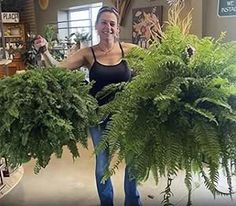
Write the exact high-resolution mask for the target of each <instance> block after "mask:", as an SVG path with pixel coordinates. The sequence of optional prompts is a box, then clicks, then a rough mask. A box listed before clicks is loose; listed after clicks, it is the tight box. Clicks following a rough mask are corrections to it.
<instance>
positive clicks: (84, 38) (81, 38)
mask: <svg viewBox="0 0 236 206" xmlns="http://www.w3.org/2000/svg"><path fill="white" fill-rule="evenodd" d="M72 36H74V38H73V41H74V42H75V44H76V45H77V46H79V47H80V46H81V43H82V42H88V41H91V40H92V35H91V34H90V33H88V32H75V33H73V35H72Z"/></svg>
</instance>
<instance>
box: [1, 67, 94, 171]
mask: <svg viewBox="0 0 236 206" xmlns="http://www.w3.org/2000/svg"><path fill="white" fill-rule="evenodd" d="M90 87H91V85H90V84H85V82H84V74H83V73H81V72H69V71H66V70H64V69H60V68H48V69H45V70H42V69H36V70H29V71H27V72H25V73H23V74H19V75H14V76H12V77H7V78H5V79H2V80H0V105H1V107H0V116H1V119H0V148H1V151H0V156H5V157H7V159H8V162H9V164H10V165H11V166H16V165H19V164H22V163H24V162H27V161H29V160H30V159H31V158H34V159H36V160H37V164H36V167H35V172H38V171H39V169H40V168H41V167H46V166H47V164H48V162H49V160H50V157H51V155H52V154H53V153H55V154H56V155H57V156H58V157H61V155H62V152H63V146H65V145H66V146H67V147H68V148H69V149H70V152H71V153H72V156H73V158H76V157H78V156H79V152H78V149H77V146H76V143H80V144H82V145H83V146H84V147H87V127H88V125H89V124H93V123H92V122H91V121H90V120H92V119H93V120H94V121H95V117H96V116H95V113H94V111H95V110H96V108H97V103H96V100H95V99H94V98H93V97H91V96H90V95H89V94H88V93H89V89H90Z"/></svg>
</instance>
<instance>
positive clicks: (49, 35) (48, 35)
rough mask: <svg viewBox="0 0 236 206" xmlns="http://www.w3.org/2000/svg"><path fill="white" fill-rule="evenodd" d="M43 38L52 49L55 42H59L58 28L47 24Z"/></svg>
mask: <svg viewBox="0 0 236 206" xmlns="http://www.w3.org/2000/svg"><path fill="white" fill-rule="evenodd" d="M43 37H44V38H45V39H46V40H47V42H48V48H49V49H52V48H53V44H54V41H55V40H57V32H56V26H55V25H52V24H47V25H45V26H44V28H43Z"/></svg>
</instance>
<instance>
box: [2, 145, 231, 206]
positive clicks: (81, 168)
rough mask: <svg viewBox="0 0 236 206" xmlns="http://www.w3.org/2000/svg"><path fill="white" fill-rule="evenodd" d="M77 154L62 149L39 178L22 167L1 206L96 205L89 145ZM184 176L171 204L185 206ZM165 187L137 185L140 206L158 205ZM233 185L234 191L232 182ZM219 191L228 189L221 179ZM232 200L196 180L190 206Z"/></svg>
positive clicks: (116, 179) (119, 190) (118, 184)
mask: <svg viewBox="0 0 236 206" xmlns="http://www.w3.org/2000/svg"><path fill="white" fill-rule="evenodd" d="M80 152H81V157H80V158H79V159H77V160H76V161H75V162H73V160H72V158H71V155H70V153H69V151H68V150H67V149H66V148H65V149H64V154H63V158H62V159H56V158H53V159H52V160H51V161H50V163H49V165H48V166H47V167H46V169H42V170H41V171H40V173H39V174H38V175H35V174H34V171H33V167H34V163H35V162H34V161H31V162H29V163H27V164H25V165H23V167H24V175H23V178H22V179H21V181H20V182H19V184H17V185H16V187H15V188H14V189H12V190H11V191H10V192H9V193H8V194H7V195H5V196H4V197H3V198H1V199H0V206H62V205H63V206H98V205H99V199H98V196H97V192H96V186H95V178H94V156H93V155H92V146H91V142H90V143H89V150H85V149H81V148H80ZM123 174H124V166H123V165H122V166H121V168H120V169H119V171H118V172H117V174H116V175H115V176H113V177H112V180H113V184H114V193H115V198H114V204H115V206H122V205H123V202H124V192H123ZM183 177H184V173H183V172H180V173H179V175H178V177H176V178H175V179H174V180H173V188H172V190H173V193H174V197H173V198H172V201H173V202H172V203H174V204H175V205H176V206H184V205H186V199H187V192H186V188H185V185H184V182H183ZM165 186H166V180H165V179H164V178H163V179H160V182H159V184H158V186H156V185H155V183H154V181H153V179H152V178H151V177H150V178H149V179H148V180H147V181H146V182H145V183H143V184H142V185H140V186H139V191H140V194H141V198H142V202H143V205H144V206H154V205H155V206H158V205H161V201H162V199H163V194H161V192H162V191H163V190H164V189H165ZM233 186H234V188H235V189H236V181H235V179H234V182H233ZM219 188H220V189H222V190H227V185H226V184H225V182H224V181H223V178H222V181H220V185H219ZM234 199H235V200H233V201H231V200H230V198H229V197H216V199H214V198H213V196H212V194H211V193H210V192H209V191H207V190H206V189H205V186H204V185H203V183H202V182H200V181H199V180H198V178H197V177H195V179H194V190H193V195H192V201H193V206H213V205H214V206H223V205H224V206H235V205H236V195H234Z"/></svg>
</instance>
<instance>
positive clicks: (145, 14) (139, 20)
mask: <svg viewBox="0 0 236 206" xmlns="http://www.w3.org/2000/svg"><path fill="white" fill-rule="evenodd" d="M132 16H133V25H132V42H133V43H134V44H137V45H139V46H141V47H143V48H148V47H149V45H150V44H151V41H152V40H154V39H156V38H158V37H159V31H160V29H161V25H162V17H163V6H154V7H144V8H135V9H133V10H132Z"/></svg>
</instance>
